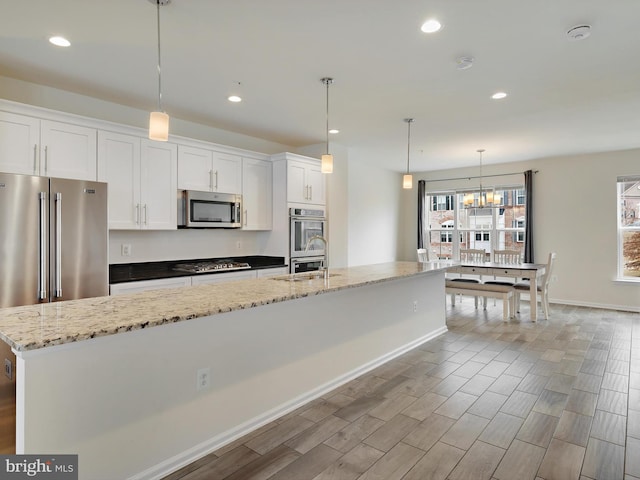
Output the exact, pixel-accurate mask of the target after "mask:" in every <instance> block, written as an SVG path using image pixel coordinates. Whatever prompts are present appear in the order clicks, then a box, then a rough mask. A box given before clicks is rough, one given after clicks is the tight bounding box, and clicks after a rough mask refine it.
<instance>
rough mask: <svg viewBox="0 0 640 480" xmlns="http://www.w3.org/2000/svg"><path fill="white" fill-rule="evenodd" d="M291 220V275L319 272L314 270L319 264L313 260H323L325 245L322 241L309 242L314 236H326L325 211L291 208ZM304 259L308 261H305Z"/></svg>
mask: <svg viewBox="0 0 640 480" xmlns="http://www.w3.org/2000/svg"><path fill="white" fill-rule="evenodd" d="M289 220H290V222H289V238H290V240H289V257H290V260H289V266H290V267H289V268H290V270H291V273H295V272H306V271H311V270H317V268H313V265H315V264H316V263H317V259H314V260H313V261H311V259H312V258H314V257H319V258H321V259H322V257H324V255H325V251H324V247H325V244H324V243H323V242H320V241H317V242H316V241H313V242H310V243H309V240H310V239H311V238H312V237H314V236H320V237H324V236H325V233H326V232H325V229H326V223H327V220H326V218H325V211H324V210H321V209H305V208H290V209H289ZM307 244H308V245H307ZM307 246H308V248H307ZM304 259H306V260H307V261H306V262H305V261H303V260H304ZM303 264H306V265H303ZM296 267H297V269H296ZM317 267H318V268H319V267H320V265H319V264H318V265H317ZM303 268H305V269H303Z"/></svg>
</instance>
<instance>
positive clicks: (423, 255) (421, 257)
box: [417, 248, 429, 263]
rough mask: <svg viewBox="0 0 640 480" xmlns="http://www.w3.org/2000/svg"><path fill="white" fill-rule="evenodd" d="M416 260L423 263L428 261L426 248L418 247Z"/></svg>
mask: <svg viewBox="0 0 640 480" xmlns="http://www.w3.org/2000/svg"><path fill="white" fill-rule="evenodd" d="M417 252H418V262H420V263H425V262H428V261H429V252H428V251H427V249H426V248H418V249H417Z"/></svg>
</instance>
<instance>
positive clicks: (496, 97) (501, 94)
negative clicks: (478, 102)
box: [491, 92, 507, 100]
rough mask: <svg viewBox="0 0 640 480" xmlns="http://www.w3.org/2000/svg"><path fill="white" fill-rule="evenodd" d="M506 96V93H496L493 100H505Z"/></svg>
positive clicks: (492, 96)
mask: <svg viewBox="0 0 640 480" xmlns="http://www.w3.org/2000/svg"><path fill="white" fill-rule="evenodd" d="M506 96H507V94H506V93H504V92H496V93H494V94H493V95H491V98H493V99H494V100H500V99H501V98H505V97H506Z"/></svg>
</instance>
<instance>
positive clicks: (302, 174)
mask: <svg viewBox="0 0 640 480" xmlns="http://www.w3.org/2000/svg"><path fill="white" fill-rule="evenodd" d="M287 200H288V201H289V202H293V203H308V204H313V205H324V204H325V203H326V197H325V180H324V177H323V175H322V172H321V171H320V162H310V161H301V160H289V161H288V163H287Z"/></svg>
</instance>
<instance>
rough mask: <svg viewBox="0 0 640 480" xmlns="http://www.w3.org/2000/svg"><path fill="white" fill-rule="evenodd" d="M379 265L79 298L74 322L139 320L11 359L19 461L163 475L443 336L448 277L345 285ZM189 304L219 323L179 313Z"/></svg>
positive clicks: (86, 474) (92, 473) (122, 474)
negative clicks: (22, 457) (68, 462)
mask: <svg viewBox="0 0 640 480" xmlns="http://www.w3.org/2000/svg"><path fill="white" fill-rule="evenodd" d="M379 268H380V267H379V266H364V267H357V268H355V269H345V270H343V271H340V270H338V269H336V271H335V273H336V274H337V275H335V276H333V277H331V278H330V279H329V284H328V286H327V287H324V285H325V284H323V283H322V281H321V280H320V281H319V282H320V283H317V284H314V285H316V286H317V289H316V288H314V287H313V286H312V285H311V284H307V283H305V284H304V285H303V284H298V285H296V286H292V284H291V283H290V282H288V281H284V280H280V279H269V278H267V279H254V280H242V281H239V282H233V284H230V285H229V286H226V285H224V284H222V285H202V286H200V287H197V288H181V289H174V290H163V291H160V292H147V293H141V294H138V295H137V298H136V296H131V297H130V298H127V299H126V301H124V300H125V299H123V300H122V301H118V300H117V297H108V298H107V299H106V300H105V299H104V298H97V299H85V300H82V301H77V302H82V304H79V306H81V307H82V308H78V309H72V310H70V311H69V314H72V313H73V312H74V311H75V312H76V315H90V314H91V313H90V312H89V311H88V310H87V309H92V308H93V309H95V311H92V312H93V315H98V317H95V316H94V317H89V318H88V319H87V321H88V322H90V323H95V324H96V325H101V327H96V328H101V329H107V330H108V329H111V328H114V327H117V325H119V323H118V322H119V321H121V322H122V321H124V320H123V319H124V318H125V317H126V318H132V317H137V318H138V319H140V321H141V323H140V324H139V325H138V327H137V328H136V327H132V328H126V327H122V329H121V330H119V332H120V333H117V334H112V335H107V336H99V335H98V336H97V337H95V338H90V339H84V340H83V339H78V341H71V342H70V343H65V344H63V345H58V346H47V347H45V348H40V349H36V350H27V351H18V352H17V362H18V364H17V368H16V371H17V420H16V425H17V439H16V440H17V441H16V451H17V453H35V452H55V451H58V452H73V453H76V454H78V455H79V461H80V471H81V472H82V473H81V475H82V477H81V478H83V479H106V478H110V479H111V478H113V479H115V478H122V479H124V478H130V479H132V478H137V479H151V478H164V477H165V476H167V475H169V474H170V473H171V472H172V471H175V470H177V469H179V468H180V467H181V466H183V465H186V464H188V463H191V462H193V461H195V460H197V459H198V458H200V457H202V456H205V455H207V454H208V453H210V452H212V451H215V450H217V449H218V448H221V447H222V446H224V445H226V444H228V443H229V442H231V441H233V440H234V439H236V438H238V437H239V436H241V435H243V434H246V433H249V432H250V431H252V430H254V429H256V428H259V427H260V426H261V425H264V424H266V423H268V422H270V421H273V420H275V419H276V418H279V417H280V416H282V415H284V414H286V413H287V412H289V411H292V410H293V409H295V408H297V407H299V406H301V405H303V404H305V403H307V402H309V401H311V400H313V399H315V398H318V397H320V396H322V395H325V394H326V393H328V392H329V391H331V390H333V389H335V388H337V387H339V386H340V385H342V384H344V383H345V382H348V381H349V380H351V379H353V378H356V377H358V376H360V375H362V374H364V373H366V372H368V371H371V370H372V369H374V368H376V367H378V366H379V365H381V364H383V363H385V362H387V361H390V360H392V359H393V358H395V357H397V356H398V355H401V354H403V353H405V352H406V351H408V350H410V349H412V348H415V347H417V346H418V345H420V344H422V343H424V342H425V341H428V340H430V339H432V338H434V337H435V336H437V335H439V334H441V333H444V332H445V331H446V326H445V303H444V297H445V292H444V271H439V272H435V271H434V272H432V273H417V274H414V275H410V276H401V277H394V278H388V279H387V280H384V281H382V280H380V279H378V281H374V282H370V281H368V280H362V283H358V284H357V285H356V284H351V283H349V282H353V281H355V278H362V279H366V278H370V277H371V275H373V274H375V271H377V270H376V269H379ZM399 268H403V269H405V271H406V270H407V269H409V268H416V267H415V263H414V262H411V264H406V265H400V266H399ZM338 274H339V275H338ZM340 279H342V280H340ZM332 281H333V282H336V284H338V285H340V283H339V282H340V281H342V282H344V285H345V287H344V288H339V289H337V290H330V288H331V285H332V283H331V282H332ZM227 288H228V289H229V290H226V289H227ZM324 288H327V289H328V290H324ZM298 289H301V290H300V291H301V292H303V291H306V290H305V289H310V290H309V291H307V293H300V294H299V295H295V296H294V298H290V299H289V300H287V299H286V298H288V296H287V294H285V293H284V292H291V291H298ZM267 292H272V293H267ZM278 292H279V293H278ZM314 292H317V293H314ZM193 295H197V296H198V297H197V298H196V297H193ZM260 295H263V297H262V300H260ZM265 295H266V297H265ZM272 296H273V298H274V299H275V301H273V302H269V303H265V302H266V298H267V297H268V298H271V297H272ZM284 297H286V298H284ZM223 298H226V299H229V300H227V304H225V303H224V301H223V300H220V299H223ZM416 301H417V308H415V309H414V308H413V305H414V302H416ZM187 304H188V305H189V306H190V307H189V308H193V307H192V306H193V305H194V304H199V305H200V307H199V308H202V309H205V310H206V311H209V312H211V315H208V316H202V317H198V318H191V319H184V315H188V313H187V312H188V311H193V312H194V313H195V311H194V310H187V311H185V310H184V305H187ZM63 307H64V306H62V307H59V308H63ZM181 308H182V310H181ZM181 311H182V313H180V312H181ZM83 312H84V313H83ZM62 313H64V311H63V312H62ZM149 313H153V314H154V316H155V317H157V318H158V319H159V320H162V322H163V323H162V324H161V325H157V326H151V325H149V323H148V322H146V321H145V318H147V317H146V315H148V314H149ZM78 318H79V321H81V319H80V317H78ZM118 318H120V320H118ZM202 368H210V371H211V383H210V385H209V386H208V387H207V388H204V389H202V388H198V382H197V372H198V370H199V369H202ZM114 459H117V461H114Z"/></svg>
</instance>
